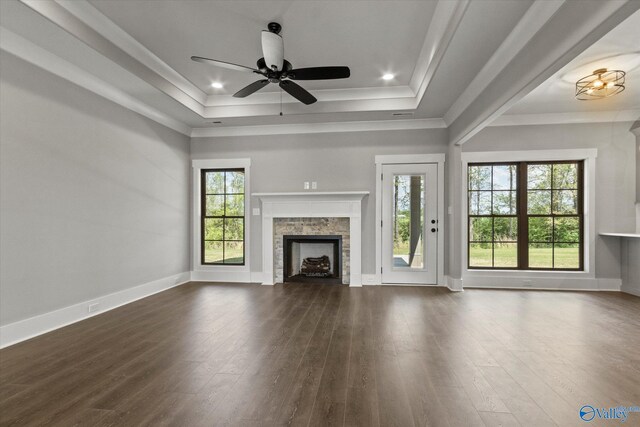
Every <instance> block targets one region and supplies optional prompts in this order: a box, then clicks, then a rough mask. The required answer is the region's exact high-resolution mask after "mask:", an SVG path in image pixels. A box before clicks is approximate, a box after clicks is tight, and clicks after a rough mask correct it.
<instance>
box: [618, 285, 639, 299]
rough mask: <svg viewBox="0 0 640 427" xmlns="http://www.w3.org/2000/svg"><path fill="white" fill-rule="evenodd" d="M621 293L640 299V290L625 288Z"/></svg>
mask: <svg viewBox="0 0 640 427" xmlns="http://www.w3.org/2000/svg"><path fill="white" fill-rule="evenodd" d="M620 291H621V292H624V293H625V294H631V295H635V296H637V297H640V288H630V287H623V288H621V289H620Z"/></svg>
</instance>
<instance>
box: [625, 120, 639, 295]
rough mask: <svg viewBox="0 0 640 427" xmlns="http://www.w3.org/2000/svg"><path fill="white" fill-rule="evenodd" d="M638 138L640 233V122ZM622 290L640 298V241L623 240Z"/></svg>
mask: <svg viewBox="0 0 640 427" xmlns="http://www.w3.org/2000/svg"><path fill="white" fill-rule="evenodd" d="M631 130H632V132H633V133H634V134H635V138H636V182H635V185H636V204H637V206H636V228H635V231H636V233H640V120H638V121H636V122H635V123H634V124H633V126H632V127H631ZM621 261H622V290H623V291H625V292H629V293H632V294H634V295H638V296H640V239H638V238H631V239H627V238H624V239H622V259H621Z"/></svg>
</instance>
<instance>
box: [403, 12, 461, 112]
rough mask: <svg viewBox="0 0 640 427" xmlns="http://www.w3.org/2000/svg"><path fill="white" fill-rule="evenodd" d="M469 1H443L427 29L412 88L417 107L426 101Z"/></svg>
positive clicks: (412, 78)
mask: <svg viewBox="0 0 640 427" xmlns="http://www.w3.org/2000/svg"><path fill="white" fill-rule="evenodd" d="M468 6H469V0H453V1H452V0H439V1H438V4H437V5H436V9H435V12H434V13H433V16H432V17H431V22H430V23H429V27H428V30H427V35H426V37H425V40H424V43H423V45H422V49H421V51H420V55H419V56H418V61H417V62H416V68H415V69H414V70H413V75H412V76H411V81H410V82H409V87H410V88H411V89H412V90H413V91H414V92H415V95H416V99H415V101H416V106H415V108H417V107H418V105H419V104H420V102H421V101H422V97H423V96H424V94H425V92H426V90H427V88H428V87H429V85H430V84H431V81H432V80H433V76H434V75H435V73H436V71H437V70H438V67H439V66H440V64H441V63H442V58H444V54H445V52H446V51H447V48H448V47H449V43H451V39H453V36H454V34H455V33H456V31H457V29H458V26H459V25H460V22H461V21H462V18H463V17H464V14H465V12H466V11H467V7H468Z"/></svg>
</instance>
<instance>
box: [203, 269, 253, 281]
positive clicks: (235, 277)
mask: <svg viewBox="0 0 640 427" xmlns="http://www.w3.org/2000/svg"><path fill="white" fill-rule="evenodd" d="M254 274H257V273H251V272H249V271H205V270H194V271H192V272H191V280H193V281H194V282H229V283H251V282H252V276H253V275H254Z"/></svg>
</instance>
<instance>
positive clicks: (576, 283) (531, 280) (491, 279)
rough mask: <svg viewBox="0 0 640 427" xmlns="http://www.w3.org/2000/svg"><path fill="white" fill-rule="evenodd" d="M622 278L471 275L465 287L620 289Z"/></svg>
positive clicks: (575, 289) (567, 289)
mask: <svg viewBox="0 0 640 427" xmlns="http://www.w3.org/2000/svg"><path fill="white" fill-rule="evenodd" d="M621 286H622V279H608V278H600V279H598V278H587V277H575V278H571V277H566V278H565V277H563V278H560V277H547V278H542V277H524V276H517V277H516V276H488V275H487V276H485V275H482V276H469V277H465V278H464V287H465V288H496V289H536V290H562V291H618V292H619V291H620V288H621Z"/></svg>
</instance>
